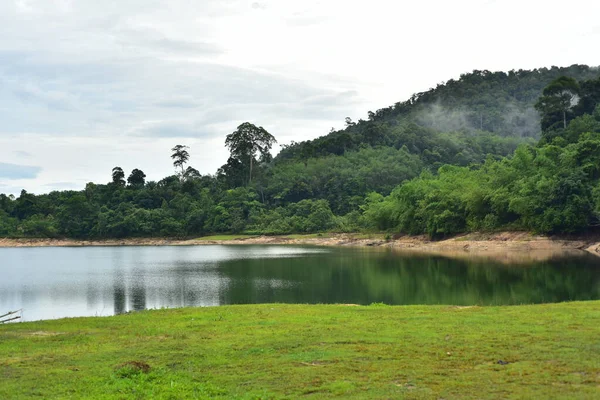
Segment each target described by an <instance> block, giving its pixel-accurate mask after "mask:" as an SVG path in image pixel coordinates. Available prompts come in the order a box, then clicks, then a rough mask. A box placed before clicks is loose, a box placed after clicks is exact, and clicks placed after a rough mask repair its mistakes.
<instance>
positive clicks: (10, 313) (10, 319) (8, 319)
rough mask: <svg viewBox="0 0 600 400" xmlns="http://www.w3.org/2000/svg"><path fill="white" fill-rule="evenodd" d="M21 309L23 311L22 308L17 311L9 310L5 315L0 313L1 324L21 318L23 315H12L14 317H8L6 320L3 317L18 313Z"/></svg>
mask: <svg viewBox="0 0 600 400" xmlns="http://www.w3.org/2000/svg"><path fill="white" fill-rule="evenodd" d="M20 311H22V310H17V311H9V312H7V313H6V314H4V315H0V324H3V323H5V322H8V321H14V320H15V319H19V318H21V316H20V315H19V316H16V317H12V318H7V319H4V320H3V319H2V318H4V317H8V316H9V315H13V314H16V313H18V312H20Z"/></svg>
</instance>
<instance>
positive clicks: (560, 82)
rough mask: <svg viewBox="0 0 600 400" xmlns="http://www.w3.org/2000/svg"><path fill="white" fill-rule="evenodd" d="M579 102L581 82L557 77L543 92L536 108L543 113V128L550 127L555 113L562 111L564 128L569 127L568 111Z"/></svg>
mask: <svg viewBox="0 0 600 400" xmlns="http://www.w3.org/2000/svg"><path fill="white" fill-rule="evenodd" d="M578 102H579V83H577V81H576V80H575V79H573V78H570V77H567V76H561V77H559V78H556V79H555V80H553V81H552V82H550V84H549V85H548V86H546V87H545V88H544V90H543V92H542V96H541V97H540V98H539V100H538V101H537V103H536V104H535V108H536V109H537V110H538V111H539V112H541V113H542V125H546V126H545V127H544V126H542V130H544V128H548V127H549V126H548V123H547V122H546V124H545V123H544V120H546V121H548V118H551V117H552V115H553V114H558V113H560V114H561V116H562V122H563V128H564V129H567V113H568V112H569V111H571V109H572V108H573V107H574V106H576V105H577V103H578Z"/></svg>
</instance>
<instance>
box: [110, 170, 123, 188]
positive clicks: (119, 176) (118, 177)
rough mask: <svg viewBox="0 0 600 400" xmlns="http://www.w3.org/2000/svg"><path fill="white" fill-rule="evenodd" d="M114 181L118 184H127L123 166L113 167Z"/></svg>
mask: <svg viewBox="0 0 600 400" xmlns="http://www.w3.org/2000/svg"><path fill="white" fill-rule="evenodd" d="M112 181H113V183H114V184H115V185H117V186H125V172H123V168H121V167H114V168H113V169H112Z"/></svg>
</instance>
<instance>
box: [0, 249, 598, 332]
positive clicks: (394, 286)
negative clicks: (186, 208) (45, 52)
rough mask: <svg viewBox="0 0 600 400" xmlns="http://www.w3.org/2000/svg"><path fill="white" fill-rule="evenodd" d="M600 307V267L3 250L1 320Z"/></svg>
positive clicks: (581, 262)
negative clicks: (230, 310)
mask: <svg viewBox="0 0 600 400" xmlns="http://www.w3.org/2000/svg"><path fill="white" fill-rule="evenodd" d="M596 299H600V258H599V257H595V256H592V255H585V254H582V255H581V256H579V257H573V256H570V257H564V258H561V257H557V258H553V259H551V260H548V261H544V262H535V263H529V264H523V263H521V264H519V265H506V264H500V263H495V262H492V261H481V260H477V259H475V260H457V259H450V258H445V257H441V256H423V255H414V254H406V253H404V254H403V253H398V252H394V251H391V250H389V249H388V250H386V249H360V248H320V247H302V246H217V245H215V246H195V247H170V246H165V247H58V248H51V247H46V248H0V315H1V314H3V313H4V311H13V310H16V309H23V320H26V321H27V320H29V321H31V320H39V319H51V318H61V317H73V316H94V315H113V314H119V313H123V312H127V311H131V310H142V309H147V308H162V307H183V306H217V305H221V304H248V303H276V302H280V303H353V304H370V303H374V302H383V303H386V304H452V305H492V304H497V305H499V304H527V303H543V302H560V301H567V300H596Z"/></svg>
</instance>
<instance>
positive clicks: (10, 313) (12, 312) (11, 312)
mask: <svg viewBox="0 0 600 400" xmlns="http://www.w3.org/2000/svg"><path fill="white" fill-rule="evenodd" d="M19 311H21V310H17V311H9V312H7V313H6V314H4V315H0V318H4V317H8V316H9V315H13V314H16V313H18V312H19Z"/></svg>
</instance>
